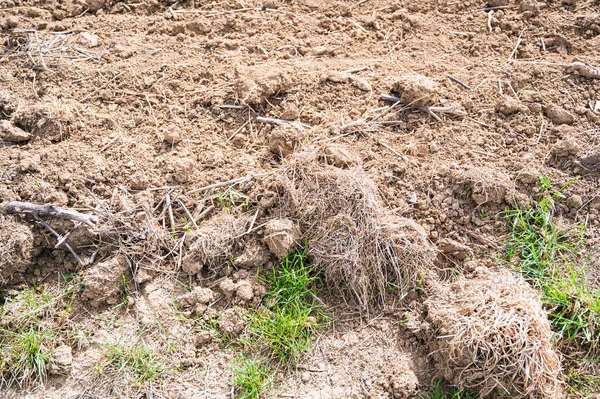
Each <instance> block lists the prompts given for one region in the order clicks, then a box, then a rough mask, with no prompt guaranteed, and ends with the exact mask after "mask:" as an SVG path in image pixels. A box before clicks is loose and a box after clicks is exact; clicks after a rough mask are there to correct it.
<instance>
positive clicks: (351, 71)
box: [342, 66, 369, 73]
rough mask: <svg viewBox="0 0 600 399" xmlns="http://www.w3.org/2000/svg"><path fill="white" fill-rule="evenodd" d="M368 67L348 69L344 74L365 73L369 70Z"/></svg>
mask: <svg viewBox="0 0 600 399" xmlns="http://www.w3.org/2000/svg"><path fill="white" fill-rule="evenodd" d="M368 68H369V67H368V66H363V67H359V68H353V69H347V70H345V71H342V73H356V72H360V71H364V70H365V69H368Z"/></svg>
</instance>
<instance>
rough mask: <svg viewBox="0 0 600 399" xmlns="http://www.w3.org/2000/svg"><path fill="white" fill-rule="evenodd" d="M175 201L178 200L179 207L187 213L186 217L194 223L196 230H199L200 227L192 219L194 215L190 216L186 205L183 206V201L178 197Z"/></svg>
mask: <svg viewBox="0 0 600 399" xmlns="http://www.w3.org/2000/svg"><path fill="white" fill-rule="evenodd" d="M177 202H179V205H181V207H182V208H183V210H184V211H185V213H186V215H188V217H189V218H190V221H191V222H192V224H193V225H194V227H195V228H196V230H200V228H199V227H198V225H197V224H196V221H195V220H194V217H193V216H192V214H191V213H190V211H189V210H188V209H187V207H186V206H185V204H184V203H183V201H181V200H180V199H178V200H177Z"/></svg>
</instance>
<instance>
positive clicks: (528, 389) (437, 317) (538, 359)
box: [425, 268, 561, 398]
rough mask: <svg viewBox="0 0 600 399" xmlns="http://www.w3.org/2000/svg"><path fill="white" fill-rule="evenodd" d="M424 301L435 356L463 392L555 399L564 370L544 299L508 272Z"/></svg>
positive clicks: (443, 288) (444, 288)
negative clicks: (555, 347) (464, 389)
mask: <svg viewBox="0 0 600 399" xmlns="http://www.w3.org/2000/svg"><path fill="white" fill-rule="evenodd" d="M432 291H433V295H432V296H431V297H430V298H429V299H427V300H426V302H425V307H426V309H427V312H428V315H427V321H428V323H429V324H430V326H431V327H432V329H433V330H432V334H433V335H432V336H431V337H430V339H431V341H430V347H431V354H432V356H433V358H434V359H435V361H436V363H437V367H438V372H439V373H440V375H441V376H442V377H443V378H445V379H446V380H447V381H449V382H450V383H451V384H453V385H456V386H459V387H461V388H467V389H476V390H478V391H479V394H480V396H485V395H488V394H490V393H492V392H494V393H496V394H499V395H508V396H510V397H511V398H556V397H558V395H559V393H560V392H561V362H560V357H559V355H558V354H557V352H555V351H554V349H553V348H554V335H553V333H552V330H551V329H550V323H549V321H548V317H547V313H546V312H545V311H544V309H543V307H542V305H541V303H540V298H539V296H538V295H537V294H536V293H535V291H534V290H533V289H532V288H531V287H530V286H529V285H528V284H527V282H526V281H524V280H523V279H521V278H519V277H516V276H515V275H513V274H512V273H511V272H509V271H492V270H488V269H485V268H483V269H478V270H477V271H476V275H475V276H471V277H470V278H465V277H461V278H459V279H458V280H457V281H455V282H454V283H451V284H447V285H440V286H435V287H433V289H432Z"/></svg>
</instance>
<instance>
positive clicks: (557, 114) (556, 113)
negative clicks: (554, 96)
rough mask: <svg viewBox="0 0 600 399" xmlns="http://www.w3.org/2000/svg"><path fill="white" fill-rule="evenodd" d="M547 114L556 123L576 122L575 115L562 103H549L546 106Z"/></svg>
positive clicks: (568, 123) (569, 123)
mask: <svg viewBox="0 0 600 399" xmlns="http://www.w3.org/2000/svg"><path fill="white" fill-rule="evenodd" d="M546 114H547V115H548V118H550V120H551V121H552V123H554V124H555V125H562V124H567V125H571V124H573V123H575V115H573V114H572V113H570V112H569V111H567V110H566V109H564V108H563V107H561V106H560V105H556V104H553V103H551V104H548V106H547V107H546Z"/></svg>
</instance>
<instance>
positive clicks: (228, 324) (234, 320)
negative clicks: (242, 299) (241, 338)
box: [219, 308, 246, 335]
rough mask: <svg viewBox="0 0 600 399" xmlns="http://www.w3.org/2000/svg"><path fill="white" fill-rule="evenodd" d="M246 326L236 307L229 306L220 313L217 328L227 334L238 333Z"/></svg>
mask: <svg viewBox="0 0 600 399" xmlns="http://www.w3.org/2000/svg"><path fill="white" fill-rule="evenodd" d="M245 327H246V325H245V323H244V318H243V317H242V315H241V314H240V313H239V312H238V310H237V309H235V308H231V309H227V310H225V311H224V312H223V313H221V317H220V318H219V328H220V329H221V330H223V331H224V332H226V333H228V334H233V335H238V334H240V333H241V332H242V331H244V328H245Z"/></svg>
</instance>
